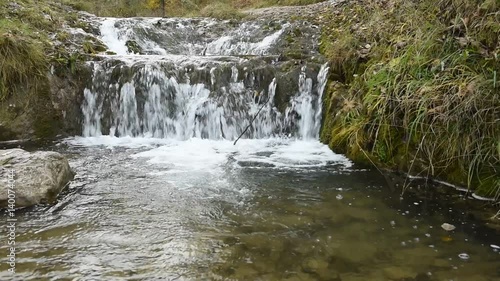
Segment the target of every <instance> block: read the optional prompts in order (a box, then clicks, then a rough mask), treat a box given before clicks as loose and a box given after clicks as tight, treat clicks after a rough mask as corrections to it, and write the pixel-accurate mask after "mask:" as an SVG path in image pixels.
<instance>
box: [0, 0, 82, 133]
mask: <svg viewBox="0 0 500 281" xmlns="http://www.w3.org/2000/svg"><path fill="white" fill-rule="evenodd" d="M77 19H78V17H77V16H76V14H75V12H74V11H68V10H67V9H64V8H63V7H61V5H60V4H58V3H55V2H51V1H36V0H18V1H15V2H14V1H13V2H7V1H5V2H2V3H1V4H0V131H2V132H0V140H4V139H10V138H23V137H30V136H33V135H35V136H37V137H48V136H53V135H54V134H55V133H56V128H57V126H56V124H57V123H58V119H59V118H60V117H59V116H58V115H57V114H56V113H55V110H54V108H53V104H52V100H51V91H50V84H49V78H48V76H47V73H48V72H49V69H50V68H49V66H50V64H51V63H52V64H57V65H61V66H62V67H63V68H64V67H66V66H68V67H70V64H71V63H70V62H71V61H72V59H73V64H74V58H75V56H72V55H70V54H69V53H68V51H67V50H66V49H65V48H64V47H62V46H56V45H55V44H54V42H53V38H56V39H57V40H59V41H65V40H67V37H68V34H67V33H66V32H64V31H61V27H62V25H63V23H64V22H66V23H69V24H72V23H76V20H77Z"/></svg>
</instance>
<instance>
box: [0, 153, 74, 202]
mask: <svg viewBox="0 0 500 281" xmlns="http://www.w3.org/2000/svg"><path fill="white" fill-rule="evenodd" d="M12 176H13V177H12ZM73 177H74V173H73V172H72V171H71V168H70V166H69V164H68V160H67V159H66V158H65V157H64V156H62V155H61V154H59V153H57V152H48V151H39V152H32V153H31V152H27V151H25V150H22V149H7V150H0V208H6V207H8V205H9V201H8V200H9V198H13V195H11V196H10V197H9V194H14V193H12V192H10V193H9V190H13V191H14V192H15V198H14V199H15V207H16V208H20V207H28V206H33V205H36V204H40V203H49V202H52V201H53V200H54V199H55V198H56V197H57V195H58V194H59V193H60V192H61V190H63V188H64V187H65V186H66V185H67V184H68V182H69V181H71V180H72V179H73Z"/></svg>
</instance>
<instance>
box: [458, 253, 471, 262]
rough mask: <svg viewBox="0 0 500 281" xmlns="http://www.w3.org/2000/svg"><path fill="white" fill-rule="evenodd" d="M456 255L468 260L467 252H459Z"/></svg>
mask: <svg viewBox="0 0 500 281" xmlns="http://www.w3.org/2000/svg"><path fill="white" fill-rule="evenodd" d="M458 257H459V258H460V259H462V260H468V259H469V255H468V254H467V253H461V254H459V255H458Z"/></svg>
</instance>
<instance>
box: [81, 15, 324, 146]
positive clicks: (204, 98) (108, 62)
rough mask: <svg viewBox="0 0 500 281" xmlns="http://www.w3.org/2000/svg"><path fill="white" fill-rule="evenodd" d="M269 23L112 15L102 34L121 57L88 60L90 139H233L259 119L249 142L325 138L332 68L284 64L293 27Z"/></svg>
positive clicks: (85, 109) (85, 127)
mask: <svg viewBox="0 0 500 281" xmlns="http://www.w3.org/2000/svg"><path fill="white" fill-rule="evenodd" d="M263 25H264V24H263V23H259V22H245V23H241V24H239V25H237V26H234V24H233V23H231V22H229V21H216V20H210V19H203V20H193V19H191V20H189V19H185V20H180V19H105V20H104V21H103V22H102V24H101V30H100V31H101V39H102V40H103V42H104V43H106V44H107V45H108V46H109V48H110V51H113V52H115V53H116V54H117V55H108V56H103V57H102V60H100V61H95V62H91V63H90V64H92V65H93V76H92V81H91V83H90V84H89V85H88V87H87V89H85V95H84V97H85V100H84V103H83V104H82V112H83V115H84V118H83V135H84V136H86V137H89V136H100V135H111V136H118V137H124V136H129V137H154V138H167V139H177V140H186V139H189V138H192V137H196V138H202V139H227V140H234V139H236V138H237V137H238V136H239V135H240V134H241V133H242V132H243V131H244V130H245V128H246V127H247V126H249V125H251V127H250V129H249V130H248V131H247V133H246V134H245V135H244V137H245V138H270V137H277V136H283V135H286V136H292V137H294V138H300V139H317V138H318V134H319V128H320V120H321V97H322V93H323V90H324V88H325V83H326V76H327V72H328V67H327V65H326V64H318V63H317V62H307V61H303V60H300V61H298V60H296V61H293V62H290V61H288V62H282V61H280V57H281V56H282V54H281V51H280V50H281V49H280V47H281V46H282V45H283V44H285V43H283V42H284V41H286V40H287V39H286V38H285V37H286V36H289V34H290V32H292V31H291V30H292V26H291V25H290V24H289V23H282V24H280V25H279V26H278V27H279V28H278V27H275V28H274V29H272V30H268V31H263ZM222 33H224V34H225V35H224V36H222ZM130 42H133V44H135V45H136V46H138V48H139V49H140V50H141V52H142V54H135V53H133V52H132V51H129V50H127V45H128V44H130ZM199 54H203V56H200V55H199ZM256 55H257V56H256ZM261 107H262V110H260V112H259V109H260V108H261ZM258 112H259V113H258ZM257 113H258V114H257ZM256 114H257V117H256V119H255V120H254V121H253V123H252V124H250V121H251V120H252V119H253V117H254V116H255V115H256Z"/></svg>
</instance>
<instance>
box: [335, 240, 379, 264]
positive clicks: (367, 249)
mask: <svg viewBox="0 0 500 281" xmlns="http://www.w3.org/2000/svg"><path fill="white" fill-rule="evenodd" d="M362 241H363V240H352V241H346V242H345V243H344V244H343V245H342V246H341V247H339V248H338V249H337V254H338V256H340V257H342V258H343V259H345V260H347V261H349V262H353V263H361V262H363V261H368V260H371V259H372V258H373V257H374V256H375V254H376V253H377V247H375V246H374V245H373V244H372V243H367V242H362Z"/></svg>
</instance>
